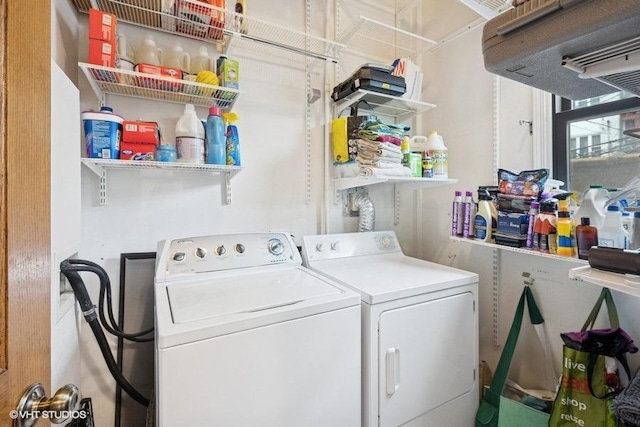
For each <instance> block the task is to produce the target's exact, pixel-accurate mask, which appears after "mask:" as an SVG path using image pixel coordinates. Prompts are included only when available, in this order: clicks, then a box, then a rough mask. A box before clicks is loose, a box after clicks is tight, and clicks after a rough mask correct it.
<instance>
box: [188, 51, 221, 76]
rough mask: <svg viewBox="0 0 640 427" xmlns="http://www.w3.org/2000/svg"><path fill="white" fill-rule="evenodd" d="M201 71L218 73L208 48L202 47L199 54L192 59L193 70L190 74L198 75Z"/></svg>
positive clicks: (191, 69)
mask: <svg viewBox="0 0 640 427" xmlns="http://www.w3.org/2000/svg"><path fill="white" fill-rule="evenodd" d="M200 71H211V72H213V73H215V72H216V70H215V63H214V62H213V58H212V57H211V56H210V55H209V51H208V50H207V47H206V46H200V47H199V48H198V54H197V55H196V56H194V57H193V58H192V59H191V68H190V70H189V72H190V73H191V74H198V73H199V72H200Z"/></svg>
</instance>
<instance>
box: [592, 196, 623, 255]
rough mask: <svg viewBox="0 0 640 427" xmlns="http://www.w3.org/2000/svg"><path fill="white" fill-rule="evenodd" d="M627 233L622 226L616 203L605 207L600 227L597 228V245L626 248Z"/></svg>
mask: <svg viewBox="0 0 640 427" xmlns="http://www.w3.org/2000/svg"><path fill="white" fill-rule="evenodd" d="M628 245H629V233H627V230H625V229H624V227H623V226H622V214H621V213H620V208H619V207H618V205H610V206H609V207H607V213H606V215H605V217H604V222H603V224H602V227H600V228H598V246H602V247H605V248H618V249H627V247H628Z"/></svg>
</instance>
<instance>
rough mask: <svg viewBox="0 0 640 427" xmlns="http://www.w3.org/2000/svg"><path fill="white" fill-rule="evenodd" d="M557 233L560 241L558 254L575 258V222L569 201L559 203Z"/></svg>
mask: <svg viewBox="0 0 640 427" xmlns="http://www.w3.org/2000/svg"><path fill="white" fill-rule="evenodd" d="M556 233H557V239H558V246H557V252H556V253H557V254H558V255H562V256H568V257H573V256H575V255H576V251H575V247H574V244H575V238H574V230H573V220H572V219H571V212H570V211H569V201H568V200H559V201H558V220H557V222H556Z"/></svg>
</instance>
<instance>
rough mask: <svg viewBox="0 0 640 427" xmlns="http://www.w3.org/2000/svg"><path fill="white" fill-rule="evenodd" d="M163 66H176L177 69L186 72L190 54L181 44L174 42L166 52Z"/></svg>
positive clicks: (189, 65) (189, 64)
mask: <svg viewBox="0 0 640 427" xmlns="http://www.w3.org/2000/svg"><path fill="white" fill-rule="evenodd" d="M164 66H165V67H169V68H177V69H178V70H182V71H184V72H186V71H188V70H189V69H190V67H191V55H189V53H188V52H185V51H184V49H183V48H182V45H180V44H179V43H176V44H175V45H173V47H172V48H171V50H170V51H169V53H168V54H167V58H166V60H165V61H164Z"/></svg>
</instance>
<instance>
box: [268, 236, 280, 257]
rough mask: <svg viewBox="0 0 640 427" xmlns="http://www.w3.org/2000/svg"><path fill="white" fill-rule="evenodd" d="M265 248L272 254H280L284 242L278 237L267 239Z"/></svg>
mask: <svg viewBox="0 0 640 427" xmlns="http://www.w3.org/2000/svg"><path fill="white" fill-rule="evenodd" d="M267 248H268V249H269V252H271V253H272V254H273V255H282V253H283V252H284V244H283V243H282V242H281V241H280V239H271V240H269V243H268V244H267Z"/></svg>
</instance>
